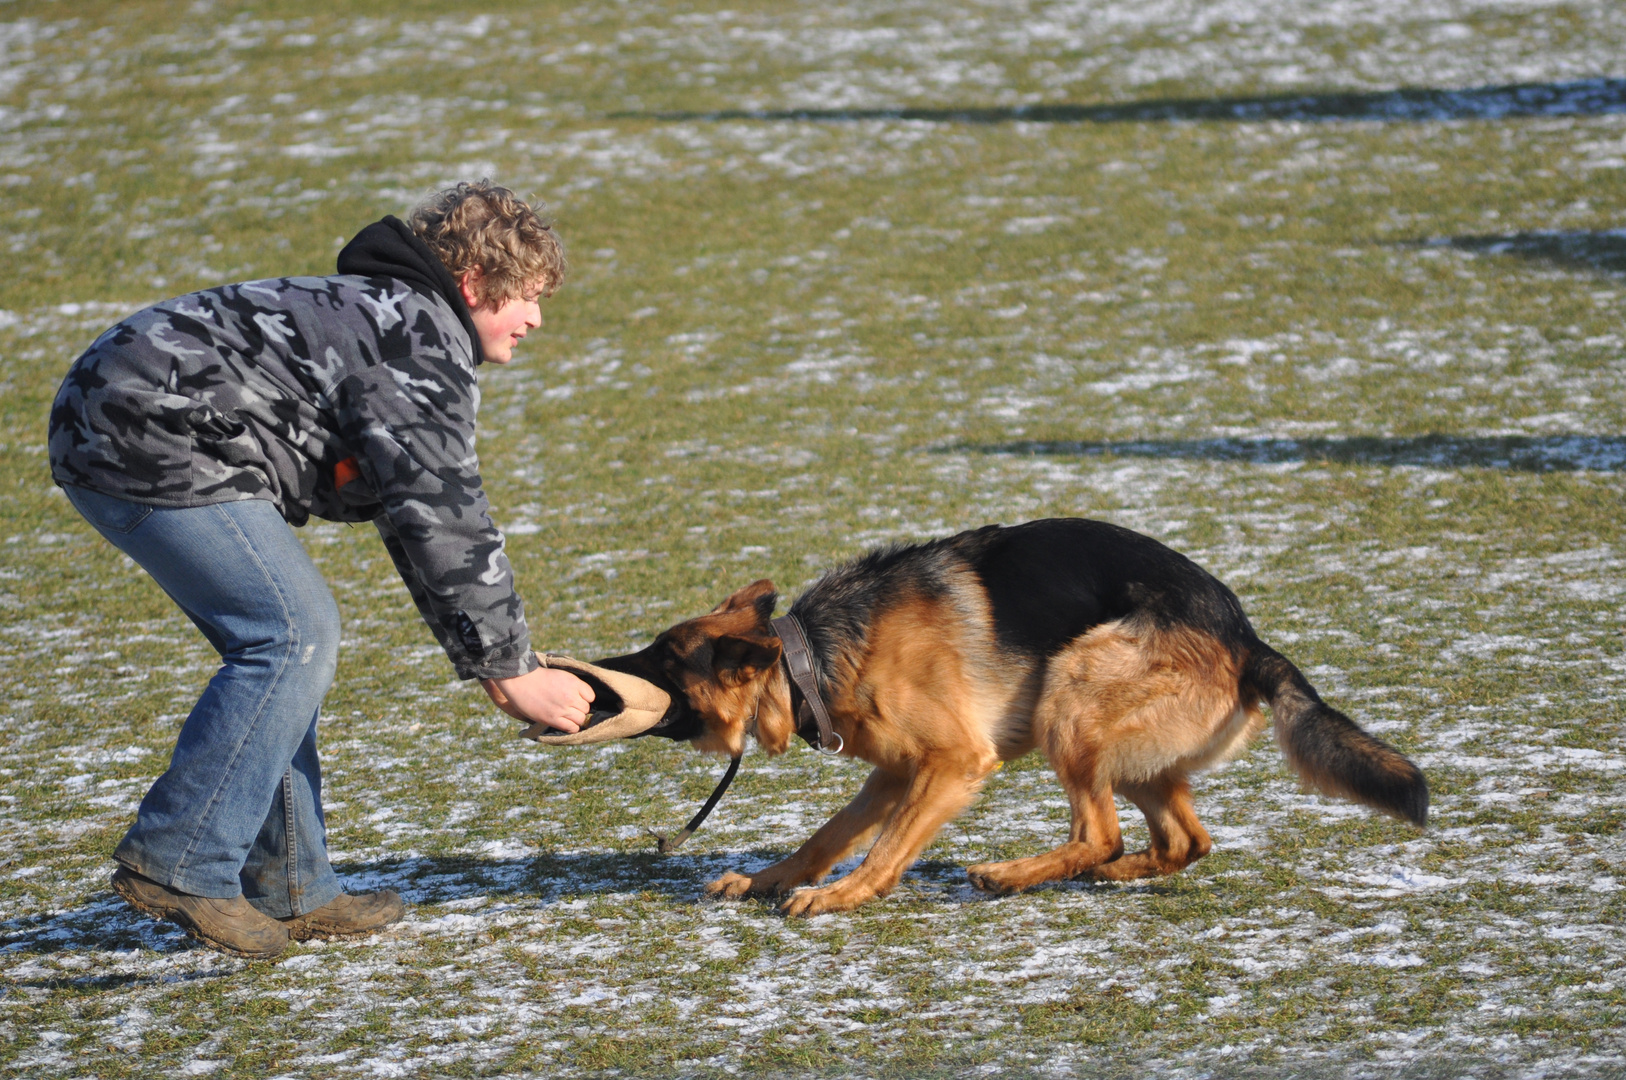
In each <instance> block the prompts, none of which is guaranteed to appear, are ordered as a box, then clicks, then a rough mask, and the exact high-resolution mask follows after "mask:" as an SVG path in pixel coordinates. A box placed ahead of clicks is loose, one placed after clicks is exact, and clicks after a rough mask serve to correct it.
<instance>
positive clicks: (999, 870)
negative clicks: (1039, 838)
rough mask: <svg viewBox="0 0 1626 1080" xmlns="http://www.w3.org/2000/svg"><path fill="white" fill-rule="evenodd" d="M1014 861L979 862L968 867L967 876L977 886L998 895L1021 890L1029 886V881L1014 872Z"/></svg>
mask: <svg viewBox="0 0 1626 1080" xmlns="http://www.w3.org/2000/svg"><path fill="white" fill-rule="evenodd" d="M1014 862H1015V860H1013V861H1012V862H1002V863H997V862H990V863H978V864H977V865H976V866H968V867H966V870H965V876H966V877H968V878H970V879H971V884H972V885H973V886H975V887H976V888H978V889H981V890H982V891H983V892H986V893H993V894H994V895H996V896H1005V895H1007V894H1009V893H1014V892H1021V891H1022V890H1023V889H1025V888H1027V883H1026V882H1025V881H1024V880H1022V878H1021V877H1019V876H1018V875H1017V874H1015V873H1013V872H1012V869H1013V863H1014Z"/></svg>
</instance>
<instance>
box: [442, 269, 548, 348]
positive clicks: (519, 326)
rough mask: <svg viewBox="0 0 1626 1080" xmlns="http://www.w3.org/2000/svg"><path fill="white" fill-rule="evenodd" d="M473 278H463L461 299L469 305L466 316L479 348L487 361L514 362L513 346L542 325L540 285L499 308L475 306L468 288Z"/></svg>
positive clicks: (468, 276) (532, 286) (472, 291)
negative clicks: (472, 322) (477, 335)
mask: <svg viewBox="0 0 1626 1080" xmlns="http://www.w3.org/2000/svg"><path fill="white" fill-rule="evenodd" d="M471 276H472V275H469V274H465V275H464V276H463V280H462V281H461V282H459V284H460V285H461V286H462V287H463V299H464V300H466V301H468V305H469V315H470V316H471V317H472V318H473V319H474V329H475V331H476V332H478V333H479V335H480V348H481V349H482V350H483V351H484V352H485V356H486V359H487V360H490V361H491V362H492V363H494V364H506V363H508V361H510V360H512V359H513V358H514V346H515V345H518V344H519V342H520V339H521V338H523V337H524V336H525V335H526V334H528V333H529V332H530V331H532V330H534V329H535V328H536V327H538V326H541V325H542V305H541V295H542V283H541V282H535V283H533V284H532V285H531V286H529V287H527V288H526V290H525V292H524V294H523V295H520V296H516V297H514V298H513V299H512V300H504V301H502V302H501V303H498V304H495V305H493V304H490V303H486V304H476V303H475V299H474V290H473V289H472V288H471V287H470V283H469V279H470V277H471Z"/></svg>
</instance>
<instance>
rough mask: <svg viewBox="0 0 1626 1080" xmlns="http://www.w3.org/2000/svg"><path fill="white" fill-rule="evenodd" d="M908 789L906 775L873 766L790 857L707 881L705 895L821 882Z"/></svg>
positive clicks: (769, 891) (775, 891)
mask: <svg viewBox="0 0 1626 1080" xmlns="http://www.w3.org/2000/svg"><path fill="white" fill-rule="evenodd" d="M908 789H909V780H908V778H907V777H902V776H898V775H896V774H895V773H889V772H887V771H886V770H884V769H876V770H875V771H874V772H872V773H870V774H869V779H868V780H866V781H864V786H863V788H861V789H860V790H859V792H858V794H857V795H855V796H854V797H853V800H852V802H850V803H848V804H847V805H846V806H844V807H842V808H841V809H840V810H839V811H837V813H836V816H835V817H833V818H831V819H830V820H829V821H827V822H825V823H824V825H823V827H822V828H820V829H819V831H818V832H816V833H814V834H813V835H812V836H811V837H809V838H808V840H807V842H806V843H805V844H803V845H802V846H801V847H799V848H797V849H796V853H795V854H794V855H792V856H791V857H790V858H788V859H781V860H780V861H779V862H776V863H774V864H773V865H772V866H770V867H768V868H766V869H764V870H759V871H757V872H756V873H755V874H750V875H746V874H724V875H723V876H722V877H720V878H718V879H717V880H716V881H713V882H712V883H711V884H710V885H707V886H706V892H707V894H709V895H711V896H728V897H736V896H777V895H779V894H780V893H787V892H790V891H791V890H792V889H794V888H796V887H797V886H799V885H812V884H815V883H816V882H819V881H822V880H823V879H824V875H826V874H828V873H829V872H830V868H831V867H832V866H834V865H835V864H836V863H838V862H840V861H841V860H842V859H844V858H846V857H847V855H848V854H849V853H851V852H852V851H853V849H855V848H856V847H858V846H859V845H860V844H862V843H863V842H864V841H866V840H868V839H869V838H870V837H871V836H873V835H874V834H875V831H876V830H877V829H879V828H880V827H881V823H882V822H884V821H886V819H887V817H888V816H889V815H891V813H892V811H893V810H894V809H895V808H896V807H897V805H898V801H899V800H900V799H902V798H903V795H904V793H905V792H906V791H907V790H908Z"/></svg>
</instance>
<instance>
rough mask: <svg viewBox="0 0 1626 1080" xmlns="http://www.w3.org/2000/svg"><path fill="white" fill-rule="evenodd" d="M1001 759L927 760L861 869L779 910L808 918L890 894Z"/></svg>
mask: <svg viewBox="0 0 1626 1080" xmlns="http://www.w3.org/2000/svg"><path fill="white" fill-rule="evenodd" d="M998 763H999V761H998V758H996V757H994V755H993V754H992V753H990V754H988V757H987V761H986V762H982V761H978V762H975V763H972V762H968V761H962V760H954V759H951V760H947V761H943V760H930V761H927V762H926V763H924V764H923V765H922V766H921V767H920V769H919V770H918V771H917V772H916V773H915V775H914V777H913V778H912V779H911V780H910V782H909V786H908V790H907V791H906V792H904V795H903V799H902V800H901V801H900V802H899V803H898V806H897V809H896V810H894V811H893V813H892V816H891V818H889V819H888V820H887V822H886V825H885V826H884V827H883V828H882V829H881V835H880V836H879V837H877V838H876V840H875V846H874V847H872V848H870V850H869V854H868V855H867V856H865V858H864V861H863V862H862V863H860V864H859V866H858V869H856V870H854V871H853V872H852V873H850V874H848V875H847V876H846V877H844V878H842V879H841V880H840V881H833V882H831V883H830V884H829V885H826V886H824V887H823V888H818V889H803V890H802V891H800V892H797V893H795V894H793V895H792V896H791V897H790V898H789V899H788V900H786V901H785V902H784V903H783V904H781V905H780V910H782V911H783V912H784V913H785V914H786V915H809V916H811V915H820V914H823V913H824V912H827V911H848V910H850V909H852V908H855V907H857V906H859V905H860V904H863V903H867V902H868V901H870V900H873V899H875V898H876V897H878V896H885V895H886V894H887V893H889V892H891V891H892V889H893V887H894V886H896V885H897V883H898V880H899V879H900V878H902V877H903V872H904V871H905V870H907V869H909V867H910V866H912V865H913V864H914V861H915V859H917V858H919V856H920V853H921V851H923V850H924V849H925V847H926V845H927V844H929V843H931V841H932V837H934V836H936V835H937V830H938V829H941V828H942V827H943V825H944V824H945V823H947V822H948V821H949V820H950V819H952V818H953V817H954V816H955V815H957V814H959V812H960V811H961V810H964V809H965V808H966V806H967V805H968V804H969V803H970V802H971V800H972V799H973V798H975V797H976V794H977V792H978V791H979V790H981V788H982V782H983V780H984V779H985V778H987V776H988V774H989V773H991V772H993V771H994V768H995V767H996V766H997V765H998Z"/></svg>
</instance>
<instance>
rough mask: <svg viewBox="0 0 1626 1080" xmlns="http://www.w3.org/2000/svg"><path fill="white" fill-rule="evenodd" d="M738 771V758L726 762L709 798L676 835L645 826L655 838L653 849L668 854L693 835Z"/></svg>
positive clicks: (646, 830)
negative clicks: (724, 770)
mask: <svg viewBox="0 0 1626 1080" xmlns="http://www.w3.org/2000/svg"><path fill="white" fill-rule="evenodd" d="M739 771H740V759H739V758H735V759H734V760H733V761H730V762H729V763H728V771H727V772H725V773H724V774H723V778H722V779H721V780H719V781H718V782H717V789H716V790H715V791H713V792H712V793H711V798H709V799H707V800H706V805H705V806H702V807H701V808H700V813H698V814H696V815H695V816H694V817H692V818H690V819H689V823H688V824H687V825H685V826H683V831H682V832H680V833H678V834H677V835H676V836H662V835H661V834H660V833H658V832H656V831H655V830H654V829H649V828H646V829H645V830H644V831H645V832H647V833H648V834H649V835H650V836H653V837H654V838H655V850H656V851H658V852H659V853H660V854H662V855H670V854H671V853H672V852H674V851H676V850H677V849H678V848H679V847H681V846H682V845H683V841H685V840H687V839H688V838H689V837H691V836H693V835H694V831H695V830H696V829H698V828H700V823H701V822H703V821H705V820H706V815H707V814H709V813H711V808H712V807H714V806H716V805H717V800H718V799H721V798H722V797H723V792H725V791H727V790H728V785H730V784H732V783H733V782H734V774H735V773H737V772H739Z"/></svg>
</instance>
